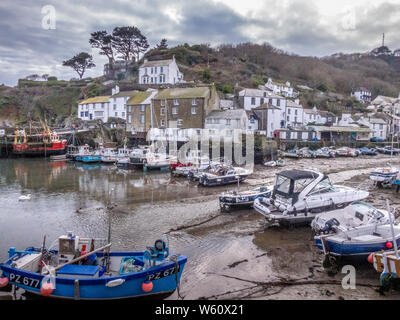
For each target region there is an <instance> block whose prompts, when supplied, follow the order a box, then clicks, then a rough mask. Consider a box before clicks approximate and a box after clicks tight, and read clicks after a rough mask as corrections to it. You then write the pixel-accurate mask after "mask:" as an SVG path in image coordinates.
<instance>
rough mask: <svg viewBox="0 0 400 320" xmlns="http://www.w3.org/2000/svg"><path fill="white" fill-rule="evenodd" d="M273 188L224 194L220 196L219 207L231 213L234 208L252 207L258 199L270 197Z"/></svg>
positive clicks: (234, 191) (259, 188)
mask: <svg viewBox="0 0 400 320" xmlns="http://www.w3.org/2000/svg"><path fill="white" fill-rule="evenodd" d="M271 193H272V187H264V186H262V187H258V188H255V189H252V190H246V191H237V190H231V191H228V192H223V193H221V194H220V196H219V207H220V208H221V210H223V211H230V209H231V208H232V207H249V208H250V207H252V206H253V203H254V200H255V199H256V198H258V197H270V196H271Z"/></svg>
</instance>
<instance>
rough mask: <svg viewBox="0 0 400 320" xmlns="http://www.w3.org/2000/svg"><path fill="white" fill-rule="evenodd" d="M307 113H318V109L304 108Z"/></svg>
mask: <svg viewBox="0 0 400 320" xmlns="http://www.w3.org/2000/svg"><path fill="white" fill-rule="evenodd" d="M303 112H305V113H310V114H318V110H314V109H304V111H303Z"/></svg>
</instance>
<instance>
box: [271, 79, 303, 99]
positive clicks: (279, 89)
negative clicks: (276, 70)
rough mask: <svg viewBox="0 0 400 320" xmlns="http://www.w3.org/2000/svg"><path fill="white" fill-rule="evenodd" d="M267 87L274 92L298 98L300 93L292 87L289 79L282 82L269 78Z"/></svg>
mask: <svg viewBox="0 0 400 320" xmlns="http://www.w3.org/2000/svg"><path fill="white" fill-rule="evenodd" d="M265 87H266V88H267V89H270V90H272V92H273V93H274V94H278V95H281V96H284V97H286V98H297V96H298V95H299V93H298V92H297V91H295V90H294V89H293V88H292V87H291V85H290V82H289V81H286V83H281V82H276V81H272V79H271V78H269V79H268V82H267V83H266V84H265Z"/></svg>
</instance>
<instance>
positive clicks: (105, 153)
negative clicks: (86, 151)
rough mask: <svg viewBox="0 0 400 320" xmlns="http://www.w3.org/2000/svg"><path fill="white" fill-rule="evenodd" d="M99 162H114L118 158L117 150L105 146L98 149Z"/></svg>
mask: <svg viewBox="0 0 400 320" xmlns="http://www.w3.org/2000/svg"><path fill="white" fill-rule="evenodd" d="M100 156H101V162H104V163H115V162H116V161H117V160H118V154H117V152H116V151H115V150H114V149H112V148H105V149H101V150H100Z"/></svg>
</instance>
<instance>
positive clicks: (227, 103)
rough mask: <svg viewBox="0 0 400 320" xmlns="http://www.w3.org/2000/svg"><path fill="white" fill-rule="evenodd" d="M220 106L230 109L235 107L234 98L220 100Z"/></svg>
mask: <svg viewBox="0 0 400 320" xmlns="http://www.w3.org/2000/svg"><path fill="white" fill-rule="evenodd" d="M219 104H220V107H221V108H222V109H230V108H233V101H232V100H224V99H221V100H219Z"/></svg>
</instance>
